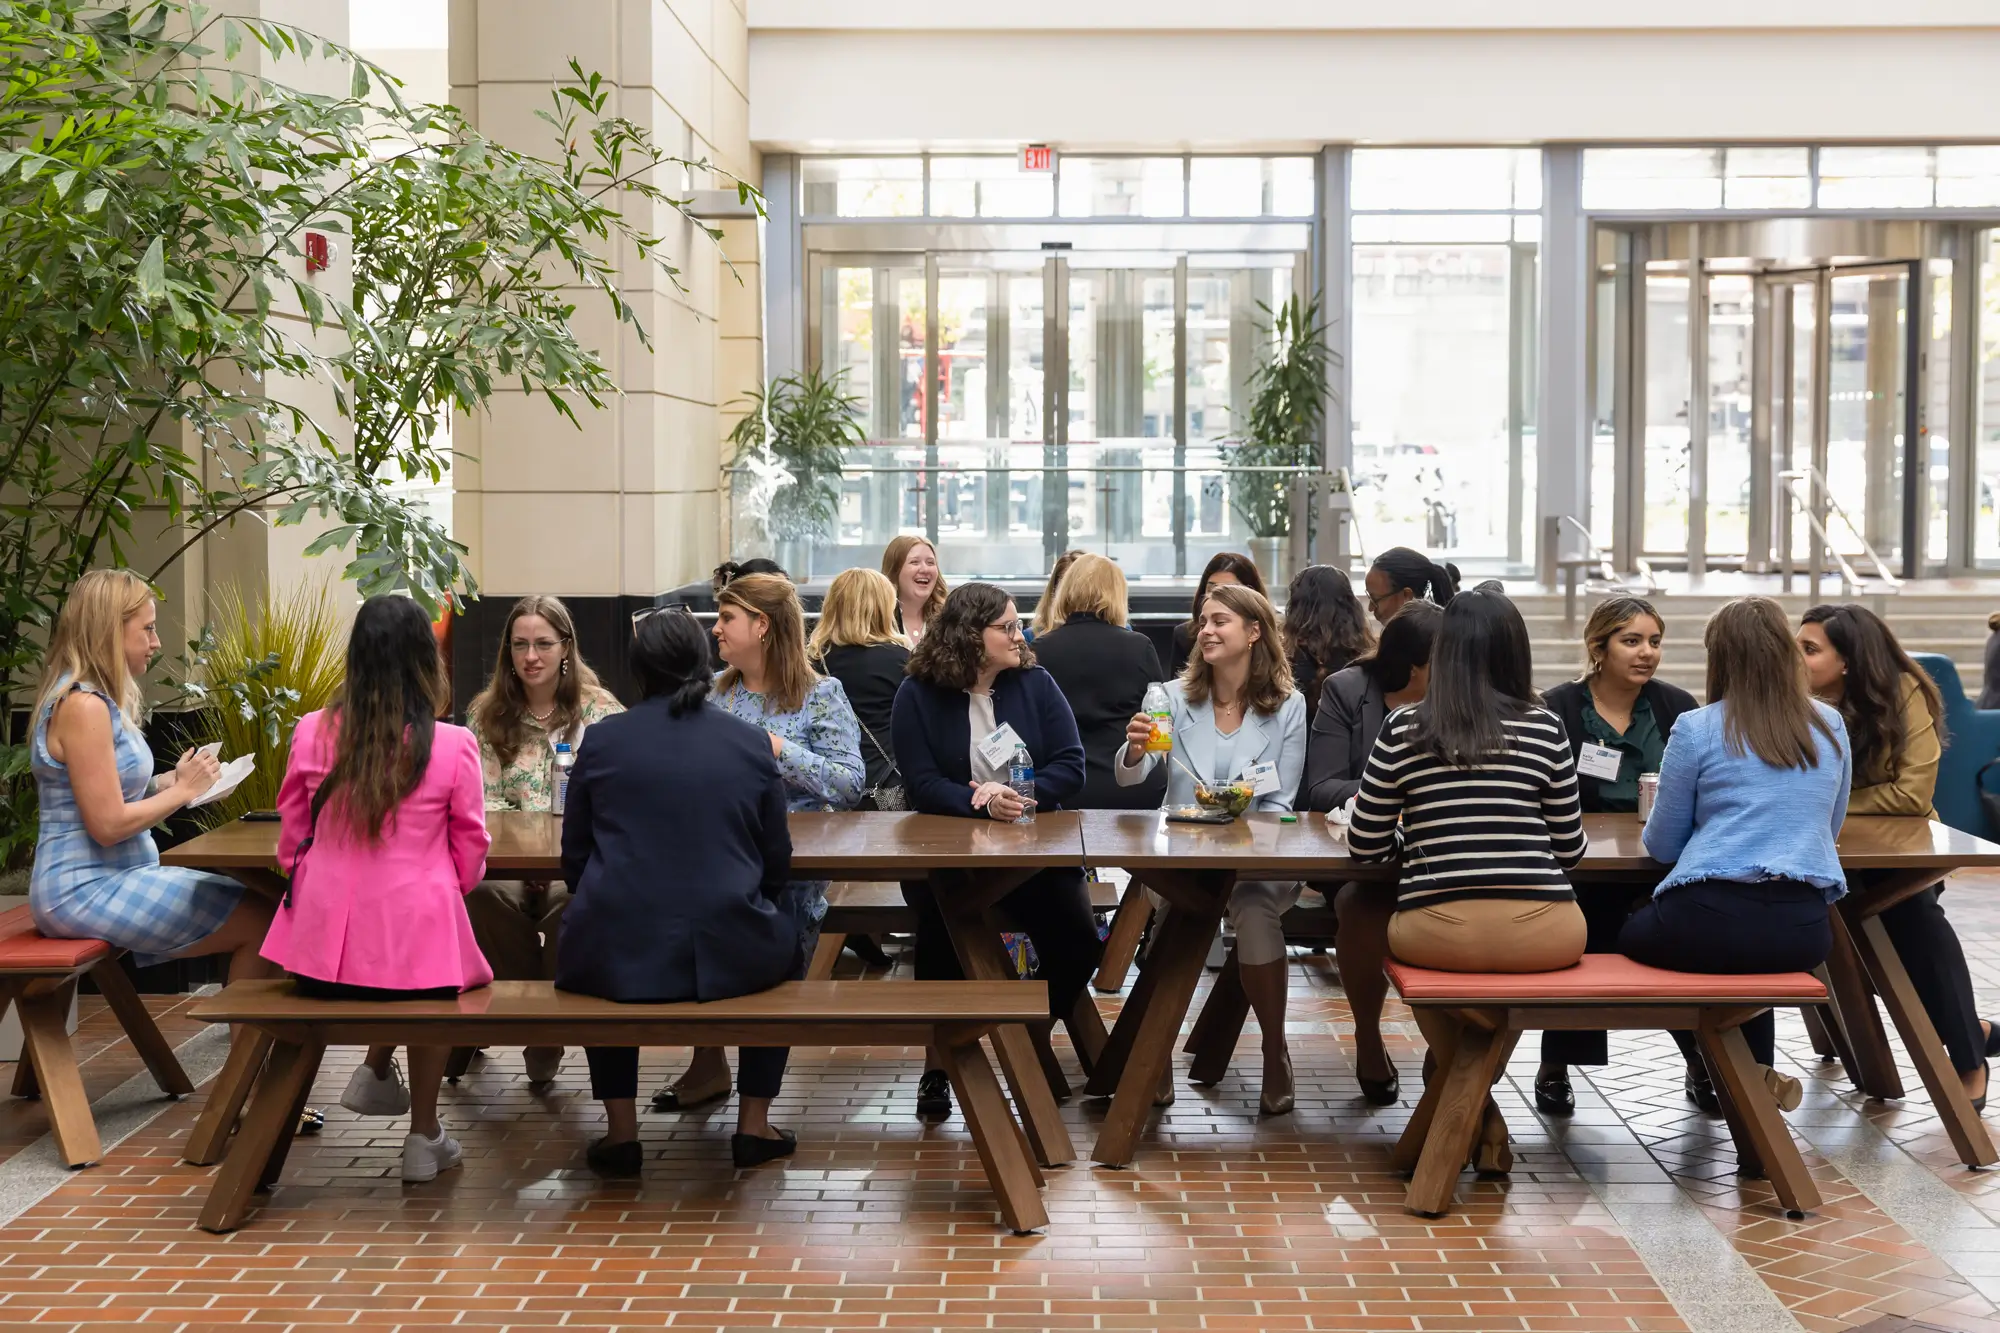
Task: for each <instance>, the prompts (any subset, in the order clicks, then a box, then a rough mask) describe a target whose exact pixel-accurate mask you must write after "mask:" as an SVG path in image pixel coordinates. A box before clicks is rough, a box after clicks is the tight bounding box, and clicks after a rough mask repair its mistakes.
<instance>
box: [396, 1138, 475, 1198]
mask: <svg viewBox="0 0 2000 1333" xmlns="http://www.w3.org/2000/svg"><path fill="white" fill-rule="evenodd" d="M463 1155H464V1154H463V1153H462V1152H461V1151H460V1149H459V1146H458V1140H457V1139H455V1138H453V1137H452V1136H451V1135H449V1134H447V1133H445V1132H444V1126H443V1125H439V1126H438V1134H437V1137H436V1138H434V1139H427V1138H425V1137H424V1136H423V1135H421V1134H406V1135H404V1136H403V1179H404V1180H407V1181H409V1182H411V1183H412V1184H422V1183H423V1182H424V1181H426V1180H436V1179H437V1173H438V1172H440V1171H449V1170H450V1169H451V1168H452V1167H454V1166H457V1165H458V1161H459V1158H460V1157H461V1156H463Z"/></svg>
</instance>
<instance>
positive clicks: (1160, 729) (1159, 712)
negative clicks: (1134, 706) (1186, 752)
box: [1142, 681, 1174, 754]
mask: <svg viewBox="0 0 2000 1333" xmlns="http://www.w3.org/2000/svg"><path fill="white" fill-rule="evenodd" d="M1142 711H1144V712H1145V714H1146V716H1148V717H1150V718H1152V719H1153V734H1152V735H1151V736H1148V737H1147V738H1146V751H1147V753H1149V754H1166V753H1167V752H1169V751H1171V750H1172V749H1173V748H1174V706H1173V702H1172V701H1171V700H1169V699H1168V698H1167V687H1166V686H1164V685H1162V684H1160V683H1159V682H1157V681H1155V682H1154V683H1153V684H1151V685H1148V686H1147V687H1146V702H1145V704H1144V705H1143V706H1142Z"/></svg>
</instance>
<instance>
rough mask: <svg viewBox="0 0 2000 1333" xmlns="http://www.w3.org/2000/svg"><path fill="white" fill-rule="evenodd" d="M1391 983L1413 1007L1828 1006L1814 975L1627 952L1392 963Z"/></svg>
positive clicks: (1394, 961)
mask: <svg viewBox="0 0 2000 1333" xmlns="http://www.w3.org/2000/svg"><path fill="white" fill-rule="evenodd" d="M1388 969H1389V980H1391V981H1393V982H1395V983H1396V991H1397V993H1398V994H1400V995H1401V996H1402V997H1403V998H1404V999H1405V1000H1408V1001H1412V1002H1415V1001H1428V1002H1431V1003H1437V1002H1440V1001H1448V1002H1453V1003H1471V1002H1474V1001H1492V1002H1494V1003H1496V1004H1548V1003H1551V1002H1553V1003H1576V1004H1587V1003H1590V1002H1592V1001H1600V1002H1602V1001H1613V1002H1618V1003H1629V1002H1632V1001H1635V1000H1666V1001H1676V1000H1677V1001H1689V1000H1711V1001H1718V1002H1726V1001H1728V1000H1729V999H1731V998H1732V997H1738V996H1740V997H1742V998H1743V999H1745V1000H1752V999H1754V1000H1763V1001H1786V1000H1789V1001H1792V1002H1794V1003H1798V1002H1809V1001H1813V1000H1824V999H1825V998H1826V987H1825V986H1823V985H1821V984H1820V979H1819V978H1818V977H1816V976H1814V975H1813V974H1812V973H1810V972H1751V973H1730V974H1718V973H1712V972H1669V971H1667V970H1666V969H1665V968H1660V967H1647V966H1646V965H1645V964H1644V963H1635V962H1633V961H1632V960H1631V959H1630V958H1627V957H1626V956H1625V955H1624V954H1619V953H1587V954H1585V955H1584V956H1583V961H1582V962H1580V963H1578V964H1577V965H1576V966H1575V967H1566V968H1564V969H1563V970H1562V971H1560V972H1438V971H1434V970H1432V969H1431V968H1428V967H1411V966H1410V965H1409V964H1408V963H1399V962H1397V961H1396V960H1394V959H1393V958H1392V959H1390V960H1389V964H1388Z"/></svg>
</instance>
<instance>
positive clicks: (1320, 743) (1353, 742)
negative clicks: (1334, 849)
mask: <svg viewBox="0 0 2000 1333" xmlns="http://www.w3.org/2000/svg"><path fill="white" fill-rule="evenodd" d="M1387 714H1388V707H1387V706H1386V705H1385V704H1384V703H1383V702H1382V687H1381V686H1379V685H1377V684H1376V683H1375V681H1374V680H1373V679H1372V678H1371V677H1370V676H1369V675H1368V673H1367V672H1365V671H1363V670H1362V669H1361V668H1360V667H1358V666H1351V667H1345V668H1343V669H1341V670H1339V671H1336V672H1334V673H1333V674H1332V675H1331V676H1328V677H1327V678H1326V684H1324V685H1322V686H1321V687H1320V691H1319V708H1318V709H1317V710H1315V711H1314V713H1313V720H1312V730H1311V731H1310V732H1309V733H1308V735H1307V737H1306V773H1305V779H1304V781H1303V783H1302V784H1301V785H1302V786H1303V787H1304V789H1305V791H1304V800H1303V801H1302V802H1301V803H1300V804H1299V806H1298V808H1299V809H1301V810H1332V809H1334V808H1336V807H1338V806H1342V805H1345V804H1347V801H1348V798H1349V797H1351V796H1354V795H1355V794H1357V793H1358V792H1359V791H1360V790H1361V770H1362V769H1364V768H1366V767H1367V766H1368V754H1369V751H1371V750H1373V749H1374V748H1375V738H1376V737H1378V736H1380V735H1381V734H1382V719H1383V718H1384V717H1385V716H1386V715H1387Z"/></svg>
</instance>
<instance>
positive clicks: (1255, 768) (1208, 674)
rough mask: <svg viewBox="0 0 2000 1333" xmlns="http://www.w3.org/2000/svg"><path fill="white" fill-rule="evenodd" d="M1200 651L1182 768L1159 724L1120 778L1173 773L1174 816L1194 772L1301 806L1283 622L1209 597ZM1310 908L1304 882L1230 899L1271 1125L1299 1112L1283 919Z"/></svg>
mask: <svg viewBox="0 0 2000 1333" xmlns="http://www.w3.org/2000/svg"><path fill="white" fill-rule="evenodd" d="M1195 646H1196V647H1197V649H1199V652H1198V653H1196V654H1195V655H1194V656H1193V657H1192V659H1191V660H1190V661H1189V663H1188V666H1187V669H1186V670H1185V671H1183V672H1182V673H1181V674H1180V677H1179V678H1178V679H1176V680H1171V681H1169V682H1167V686H1166V690H1167V698H1168V701H1169V702H1170V704H1171V706H1172V709H1173V727H1174V748H1173V756H1172V757H1173V760H1174V762H1168V757H1167V756H1166V755H1163V754H1160V753H1158V752H1157V751H1148V750H1147V749H1146V739H1147V737H1148V736H1149V735H1150V734H1151V732H1152V719H1151V718H1149V717H1147V716H1146V715H1145V714H1144V713H1139V714H1137V715H1135V716H1134V717H1133V718H1132V721H1131V723H1130V724H1129V725H1128V726H1127V728H1126V740H1125V745H1124V747H1123V748H1122V749H1120V750H1119V751H1118V756H1117V759H1116V761H1115V762H1114V764H1113V766H1112V775H1113V776H1114V777H1115V778H1116V779H1117V781H1118V785H1119V786H1121V787H1132V786H1137V785H1138V784H1139V783H1142V782H1144V781H1145V780H1146V775H1147V774H1149V773H1151V772H1152V771H1153V769H1154V768H1155V767H1156V766H1157V765H1159V764H1161V763H1167V772H1168V777H1167V796H1166V803H1167V805H1168V806H1178V805H1192V804H1194V785H1195V780H1194V777H1193V776H1192V775H1191V774H1190V770H1192V771H1193V773H1197V774H1200V775H1201V778H1202V780H1203V781H1204V782H1208V783H1223V782H1228V781H1230V780H1231V779H1242V780H1246V781H1248V782H1250V784H1251V786H1252V787H1253V788H1254V789H1255V790H1256V792H1257V793H1258V794H1257V795H1256V796H1255V797H1253V798H1252V800H1251V802H1250V808H1251V809H1252V810H1269V811H1278V812H1283V811H1287V810H1290V809H1291V808H1292V797H1293V796H1294V795H1295V794H1296V793H1297V792H1298V789H1299V774H1300V773H1301V772H1302V771H1303V770H1304V768H1305V762H1306V701H1305V700H1304V699H1303V698H1301V697H1300V695H1299V692H1298V691H1297V690H1295V689H1293V688H1292V671H1291V667H1290V666H1289V665H1288V664H1287V663H1286V661H1285V652H1284V645H1283V643H1282V642H1281V641H1280V639H1279V635H1278V613H1277V611H1275V610H1274V609H1273V608H1272V606H1271V603H1270V602H1269V601H1268V600H1266V598H1265V597H1264V594H1263V593H1260V592H1257V591H1254V590H1253V589H1250V588H1243V587H1238V586H1236V585H1233V584H1216V585H1213V586H1211V587H1210V588H1209V590H1208V598H1207V600H1206V601H1204V602H1203V603H1202V607H1201V618H1200V619H1199V621H1197V622H1196V627H1195ZM1298 900H1299V886H1298V883H1297V881H1291V882H1287V883H1278V882H1274V881H1265V880H1239V881H1237V884H1236V888H1235V891H1234V892H1233V893H1231V894H1230V897H1229V919H1230V921H1232V922H1233V923H1234V924H1235V926H1236V964H1237V970H1238V972H1239V973H1240V974H1241V976H1242V978H1243V993H1244V994H1245V995H1246V996H1248V997H1249V1000H1250V1007H1251V1008H1252V1009H1254V1010H1256V1012H1257V1026H1258V1027H1259V1028H1260V1029H1262V1030H1263V1034H1264V1090H1263V1099H1262V1105H1263V1108H1264V1112H1265V1114H1266V1115H1283V1114H1284V1113H1285V1112H1287V1111H1289V1110H1291V1109H1292V1057H1291V1053H1290V1051H1289V1050H1287V1049H1286V1046H1285V966H1286V964H1285V931H1284V927H1283V925H1282V924H1281V918H1282V917H1283V916H1284V914H1285V913H1286V911H1287V910H1289V909H1290V908H1291V906H1292V905H1293V904H1294V903H1296V902H1298Z"/></svg>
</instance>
